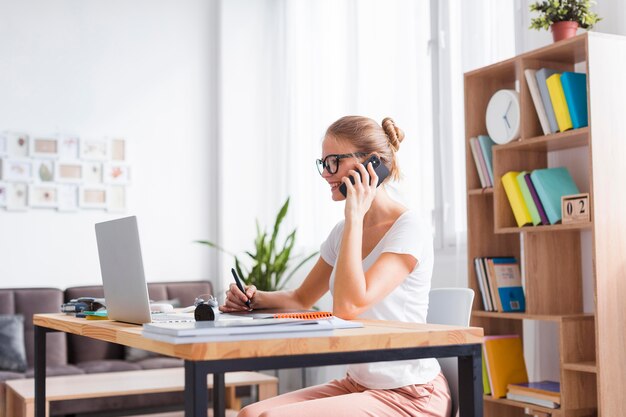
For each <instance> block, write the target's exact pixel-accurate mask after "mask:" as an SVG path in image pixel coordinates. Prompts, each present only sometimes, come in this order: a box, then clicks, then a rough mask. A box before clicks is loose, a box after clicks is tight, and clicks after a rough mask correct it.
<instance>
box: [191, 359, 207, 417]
mask: <svg viewBox="0 0 626 417" xmlns="http://www.w3.org/2000/svg"><path fill="white" fill-rule="evenodd" d="M206 379H207V372H206V371H205V370H204V369H203V368H202V367H201V366H200V364H199V363H198V362H194V361H185V417H206V416H207V414H208V413H207V409H208V406H209V395H208V392H207V390H208V386H207V382H206Z"/></svg>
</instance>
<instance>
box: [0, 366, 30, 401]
mask: <svg viewBox="0 0 626 417" xmlns="http://www.w3.org/2000/svg"><path fill="white" fill-rule="evenodd" d="M24 378H26V376H25V375H24V373H23V372H10V371H0V382H4V381H10V380H11V379H24ZM2 385H4V384H0V386H2ZM0 398H4V397H0ZM0 403H1V401H0Z"/></svg>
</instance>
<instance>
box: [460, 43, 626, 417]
mask: <svg viewBox="0 0 626 417" xmlns="http://www.w3.org/2000/svg"><path fill="white" fill-rule="evenodd" d="M625 50H626V37H622V36H615V35H606V34H602V33H597V32H586V33H584V34H581V35H579V36H576V37H574V38H571V39H568V40H565V41H560V42H557V43H554V44H551V45H548V46H546V47H544V48H540V49H537V50H534V51H530V52H527V53H524V54H521V55H518V56H515V57H513V58H511V59H508V60H506V61H503V62H499V63H495V64H493V65H489V66H487V67H484V68H480V69H477V70H473V71H471V72H468V73H466V74H465V79H464V88H465V153H466V159H465V161H466V164H465V165H466V184H467V236H468V244H467V255H468V256H467V262H468V263H467V271H468V286H469V288H472V289H473V290H474V291H475V293H476V294H477V295H478V296H476V297H475V298H474V305H473V311H472V319H471V324H472V325H474V326H479V327H483V328H484V330H485V335H504V334H518V335H520V337H522V339H525V336H524V333H525V331H528V330H529V329H530V328H532V327H534V326H525V325H524V322H523V320H537V321H544V322H551V323H554V324H555V326H547V327H546V328H549V331H551V332H556V338H557V339H558V346H557V347H556V348H557V349H558V355H559V360H558V362H554V361H551V362H550V365H551V366H552V367H553V368H554V367H556V368H557V369H556V370H554V372H558V377H557V378H558V379H559V382H560V384H561V409H557V410H553V409H547V408H542V407H538V406H534V405H529V404H525V403H520V402H516V401H510V400H506V399H494V398H492V397H491V396H485V397H484V415H485V417H496V416H497V417H521V416H523V415H524V412H525V410H524V409H525V408H529V409H530V410H537V411H542V412H544V413H546V414H550V415H553V416H568V417H569V416H574V417H578V416H587V415H594V416H600V417H602V416H605V417H612V416H622V415H623V416H626V395H624V392H626V372H624V369H626V355H624V347H623V342H624V329H626V303H624V302H622V301H623V300H622V297H620V296H618V294H626V279H624V266H623V261H622V259H623V257H624V253H626V239H624V236H626V216H624V207H626V193H624V192H619V179H620V178H622V177H623V172H624V166H625V164H624V157H623V155H626V129H621V128H619V126H621V125H622V124H623V121H624V116H623V108H624V99H623V98H624V97H626V77H624V76H623V72H624V68H626V54H624V53H623V51H625ZM540 68H551V69H555V70H557V71H576V72H585V73H586V74H587V109H588V115H589V126H588V127H584V128H580V129H575V130H569V131H566V132H560V133H555V134H550V135H543V129H542V128H541V124H540V122H539V118H538V116H537V112H536V110H535V106H534V102H533V100H532V97H531V94H530V90H529V87H528V84H527V81H526V77H525V75H524V70H526V69H534V70H538V69H540ZM500 89H516V90H517V91H518V92H519V93H520V112H521V113H520V118H521V126H520V133H521V135H520V136H521V139H520V140H517V141H515V142H511V143H507V144H504V145H496V146H494V147H493V174H494V180H495V181H494V183H495V184H494V187H493V188H491V189H485V190H483V189H482V188H480V184H481V183H480V178H479V175H478V172H477V170H476V165H475V163H474V159H473V155H472V151H471V147H470V138H472V137H477V136H479V135H484V134H486V133H487V128H486V122H485V113H486V109H487V105H488V103H489V100H490V98H491V96H492V95H493V94H494V93H495V92H496V91H498V90H500ZM568 158H569V159H568ZM556 166H566V167H567V168H568V170H571V175H572V177H573V178H574V181H576V184H577V186H578V188H579V189H580V191H581V192H584V193H589V197H590V199H589V202H590V204H589V207H590V209H591V221H589V222H585V223H575V224H555V225H546V226H529V227H523V228H520V227H515V226H516V225H517V223H516V221H515V218H514V216H513V213H512V210H511V207H510V204H509V202H508V199H507V197H506V194H505V191H504V187H503V186H502V183H501V182H500V180H499V179H500V178H501V177H502V176H503V175H504V174H505V173H507V172H509V171H532V170H534V169H540V168H550V167H556ZM616 187H617V188H616ZM490 256H493V257H495V256H515V257H516V258H517V259H519V261H520V266H521V267H522V271H523V273H524V280H523V282H524V291H525V296H526V312H525V313H498V312H486V311H483V305H482V297H481V296H480V289H479V285H478V279H477V276H476V272H475V268H474V258H477V257H490ZM583 296H584V298H585V302H584V303H583ZM585 312H587V313H585ZM531 336H532V335H531ZM531 340H532V338H531ZM535 355H541V353H536V354H535ZM541 359H544V358H543V357H541ZM525 360H526V363H527V366H528V368H529V369H531V370H535V373H538V374H539V375H538V376H537V377H538V378H541V379H546V378H545V377H543V375H542V369H538V366H537V364H539V363H540V364H547V363H548V362H546V361H544V360H540V359H539V358H538V357H530V356H527V357H525ZM552 371H553V370H552V369H551V370H550V372H551V374H552V373H553V372H552ZM531 377H533V375H531ZM554 378H555V377H550V378H549V379H554Z"/></svg>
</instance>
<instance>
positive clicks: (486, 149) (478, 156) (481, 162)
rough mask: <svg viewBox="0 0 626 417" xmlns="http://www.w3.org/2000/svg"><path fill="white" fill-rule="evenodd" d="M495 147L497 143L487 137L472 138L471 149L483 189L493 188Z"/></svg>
mask: <svg viewBox="0 0 626 417" xmlns="http://www.w3.org/2000/svg"><path fill="white" fill-rule="evenodd" d="M493 145H495V142H494V141H493V140H491V138H490V137H489V136H487V135H479V136H478V137H472V138H470V149H471V150H472V156H473V157H474V164H475V165H476V170H477V171H478V178H479V179H480V186H481V187H482V188H489V187H493V154H492V151H491V147H492V146H493Z"/></svg>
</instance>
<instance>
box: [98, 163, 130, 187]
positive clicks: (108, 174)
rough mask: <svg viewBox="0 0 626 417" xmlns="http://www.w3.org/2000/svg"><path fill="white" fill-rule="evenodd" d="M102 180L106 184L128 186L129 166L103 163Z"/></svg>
mask: <svg viewBox="0 0 626 417" xmlns="http://www.w3.org/2000/svg"><path fill="white" fill-rule="evenodd" d="M103 178H104V182H105V183H106V184H120V185H121V184H124V185H125V184H129V183H130V166H129V165H128V164H119V163H105V164H104V176H103Z"/></svg>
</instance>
